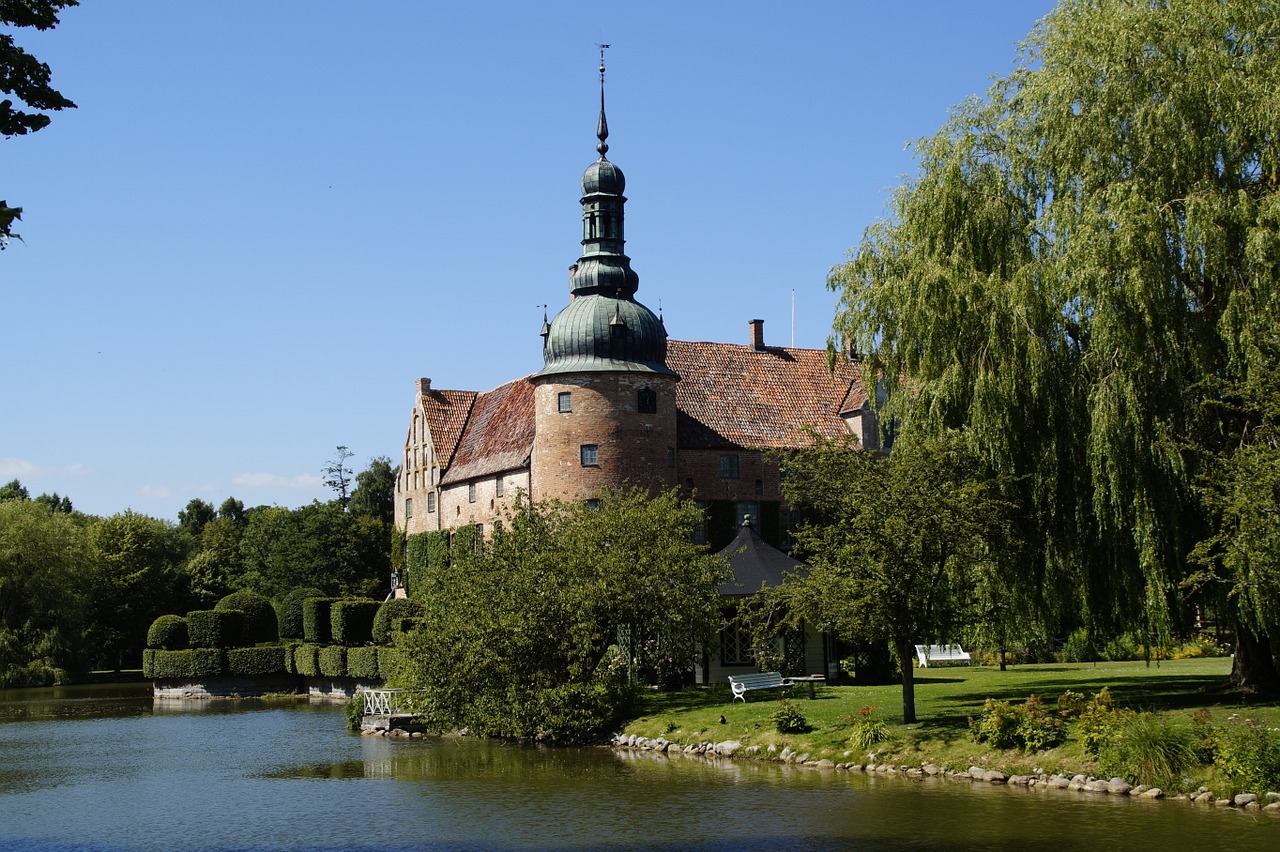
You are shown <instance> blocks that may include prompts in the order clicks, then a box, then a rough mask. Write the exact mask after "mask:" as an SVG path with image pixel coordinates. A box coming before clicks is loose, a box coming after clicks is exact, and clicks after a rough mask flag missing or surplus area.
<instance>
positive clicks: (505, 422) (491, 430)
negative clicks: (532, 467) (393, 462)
mask: <svg viewBox="0 0 1280 852" xmlns="http://www.w3.org/2000/svg"><path fill="white" fill-rule="evenodd" d="M533 435H534V417H533V383H532V382H530V381H529V377H528V376H526V377H524V378H522V379H516V380H515V381H513V382H507V383H506V384H505V385H502V386H501V387H498V388H494V389H493V390H491V391H485V392H484V393H482V394H479V395H478V396H476V398H475V402H474V403H473V404H472V406H471V416H470V417H469V418H467V425H466V428H465V429H464V430H463V431H462V436H461V438H460V440H459V441H458V449H457V452H456V453H455V454H454V456H453V460H452V462H451V463H450V464H449V467H448V469H447V470H446V471H445V474H444V476H443V477H441V480H440V482H441V484H442V485H448V484H451V483H455V482H462V481H465V480H468V479H474V478H476V477H478V476H488V475H492V474H495V473H501V472H503V471H507V470H516V469H518V468H521V467H524V466H526V465H527V464H528V463H529V453H530V452H531V451H532V450H533Z"/></svg>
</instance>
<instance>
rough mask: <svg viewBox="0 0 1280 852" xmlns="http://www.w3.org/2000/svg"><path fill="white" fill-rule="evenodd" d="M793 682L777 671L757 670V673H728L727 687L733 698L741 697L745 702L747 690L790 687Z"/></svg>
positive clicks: (744, 702)
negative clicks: (730, 690) (731, 691)
mask: <svg viewBox="0 0 1280 852" xmlns="http://www.w3.org/2000/svg"><path fill="white" fill-rule="evenodd" d="M793 685H794V684H792V683H791V681H790V680H788V679H786V678H784V677H783V676H782V675H781V673H779V672H759V673H757V674H744V675H729V688H730V689H732V690H733V697H734V699H735V700H736V699H742V703H743V704H746V703H747V692H749V691H750V690H753V689H790V688H791V687H792V686H793Z"/></svg>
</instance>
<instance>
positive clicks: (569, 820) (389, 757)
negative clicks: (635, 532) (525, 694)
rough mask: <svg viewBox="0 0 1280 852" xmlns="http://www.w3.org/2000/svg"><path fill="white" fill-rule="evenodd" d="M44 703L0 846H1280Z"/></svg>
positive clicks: (995, 809)
mask: <svg viewBox="0 0 1280 852" xmlns="http://www.w3.org/2000/svg"><path fill="white" fill-rule="evenodd" d="M76 689H77V690H82V689H83V688H76ZM112 689H116V690H119V689H120V688H119V687H113V688H112ZM39 692H45V691H27V693H28V694H24V695H19V696H15V695H14V693H12V692H10V693H5V694H3V695H0V700H3V703H0V718H3V719H4V720H5V721H6V724H0V848H4V849H8V848H15V849H16V848H21V849H24V850H27V849H33V850H59V852H61V850H71V849H88V850H93V852H97V850H102V852H108V850H110V852H132V850H152V849H154V850H165V852H168V850H171V849H173V848H175V847H178V848H201V849H254V850H274V849H301V848H308V849H309V848H323V849H332V850H339V849H341V850H352V849H356V850H364V849H378V850H381V852H388V850H409V849H415V850H517V849H572V850H577V849H601V848H608V849H627V850H642V849H643V850H650V849H656V850H668V849H670V850H675V849H691V850H702V852H719V850H730V849H733V850H738V849H784V850H785V849H818V850H826V849H878V850H879V849H885V850H895V849H918V848H935V849H962V848H991V849H1003V848H1027V847H1028V846H1033V847H1037V848H1038V847H1045V848H1054V849H1072V848H1132V849H1149V848H1163V847H1168V848H1198V847H1205V848H1214V849H1215V850H1227V849H1275V848H1280V820H1275V819H1272V818H1270V817H1269V816H1263V815H1257V816H1255V815H1247V814H1241V813H1237V812H1231V813H1224V812H1213V811H1204V810H1193V809H1191V808H1190V807H1188V806H1185V805H1175V804H1168V803H1151V802H1143V801H1134V800H1129V799H1118V798H1106V797H1095V796H1088V795H1081V794H1070V795H1067V794H1055V793H1041V792H1033V791H1028V790H1026V789H1024V788H1012V789H1011V788H1007V787H992V786H985V785H976V786H973V787H969V786H967V785H961V784H949V783H943V782H931V783H922V782H912V781H908V780H906V779H902V778H884V777H867V776H864V775H858V774H846V773H832V772H822V771H816V770H811V769H800V768H796V767H787V766H781V765H778V764H772V763H757V762H746V761H740V762H734V761H712V760H706V759H703V758H699V757H692V756H690V757H674V758H665V757H660V756H655V755H652V754H647V753H636V752H621V753H617V752H612V751H609V750H605V749H575V750H557V749H538V748H523V747H519V746H514V745H508V744H502V743H490V742H483V741H475V740H467V739H461V738H450V737H443V738H424V739H413V740H408V739H404V740H401V739H388V738H382V737H361V736H354V735H350V734H347V733H346V732H345V730H344V728H343V717H342V712H341V708H340V707H335V706H332V705H316V706H312V705H307V704H297V703H295V702H291V701H287V702H276V703H275V704H272V703H271V702H250V701H238V702H236V701H232V702H192V703H185V702H184V703H182V704H181V705H174V704H173V703H172V702H166V704H165V705H164V706H161V705H151V703H150V699H149V697H145V696H139V695H138V694H136V692H134V693H129V692H128V691H125V692H118V691H117V692H114V693H112V692H110V691H107V692H106V693H105V694H99V695H98V696H97V697H96V698H95V699H89V698H88V697H87V696H86V695H85V694H84V693H83V692H72V693H66V692H63V693H60V694H53V693H52V692H45V694H30V693H39ZM95 701H96V702H97V703H94V702H95ZM94 708H97V709H96V710H95V709H94ZM254 708H257V709H254ZM1258 817H1261V818H1258Z"/></svg>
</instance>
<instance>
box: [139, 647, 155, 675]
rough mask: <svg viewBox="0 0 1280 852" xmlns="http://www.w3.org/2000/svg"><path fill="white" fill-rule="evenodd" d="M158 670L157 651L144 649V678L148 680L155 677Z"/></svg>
mask: <svg viewBox="0 0 1280 852" xmlns="http://www.w3.org/2000/svg"><path fill="white" fill-rule="evenodd" d="M155 670H156V649H155V648H144V649H143V651H142V676H143V677H146V678H153V677H155V676H156V675H155Z"/></svg>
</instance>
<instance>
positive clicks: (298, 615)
mask: <svg viewBox="0 0 1280 852" xmlns="http://www.w3.org/2000/svg"><path fill="white" fill-rule="evenodd" d="M322 597H324V592H322V591H320V590H319V589H312V588H304V589H294V590H293V591H290V592H287V593H285V594H284V595H283V596H282V597H281V598H280V599H279V600H278V601H277V605H276V616H277V617H278V618H279V620H280V638H281V639H301V638H302V637H303V636H305V635H306V634H305V633H304V632H303V626H302V602H303V601H305V600H306V599H307V598H322Z"/></svg>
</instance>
